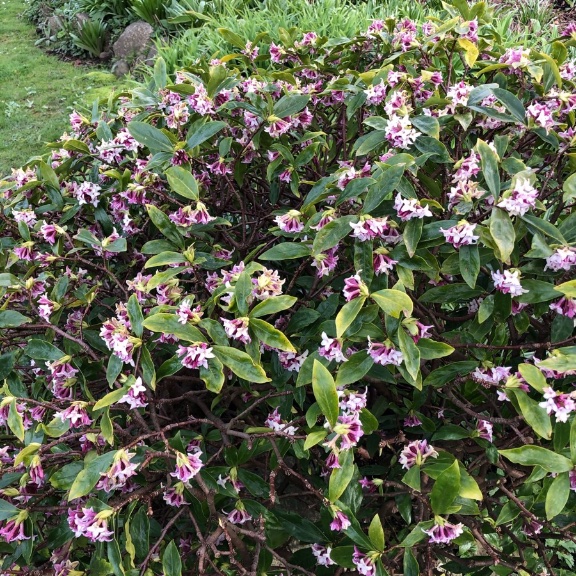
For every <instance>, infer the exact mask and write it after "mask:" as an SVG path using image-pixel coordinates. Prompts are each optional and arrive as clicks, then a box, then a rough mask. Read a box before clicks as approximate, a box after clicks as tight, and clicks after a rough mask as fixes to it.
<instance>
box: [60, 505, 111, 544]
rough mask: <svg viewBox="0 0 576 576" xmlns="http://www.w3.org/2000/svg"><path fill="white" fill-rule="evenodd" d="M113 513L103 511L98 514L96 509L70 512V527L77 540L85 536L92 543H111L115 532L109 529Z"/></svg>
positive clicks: (70, 510) (88, 508) (81, 509)
mask: <svg viewBox="0 0 576 576" xmlns="http://www.w3.org/2000/svg"><path fill="white" fill-rule="evenodd" d="M111 514H112V511H108V510H106V511H103V512H99V513H98V514H97V513H96V512H95V510H94V508H91V507H87V508H80V509H69V510H68V526H70V529H71V530H72V532H74V536H75V537H76V538H80V536H85V537H86V538H88V539H89V540H90V541H91V542H111V541H112V539H113V537H114V532H112V531H111V530H109V529H108V518H109V517H110V515H111Z"/></svg>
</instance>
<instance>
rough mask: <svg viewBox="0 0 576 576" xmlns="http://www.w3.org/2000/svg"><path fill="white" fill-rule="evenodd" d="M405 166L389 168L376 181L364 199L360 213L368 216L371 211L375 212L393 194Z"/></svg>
mask: <svg viewBox="0 0 576 576" xmlns="http://www.w3.org/2000/svg"><path fill="white" fill-rule="evenodd" d="M404 170H405V166H403V165H400V166H391V167H390V168H388V169H387V170H385V171H384V172H383V174H382V176H380V178H379V179H378V181H377V182H376V183H375V184H374V185H373V186H371V187H370V190H368V194H366V198H365V199H364V204H363V206H362V213H363V214H369V213H370V212H372V210H375V209H376V208H378V206H380V204H382V202H383V201H384V200H385V199H386V197H387V196H388V194H390V193H391V192H394V190H396V188H397V187H398V184H400V180H401V179H402V176H403V175H404Z"/></svg>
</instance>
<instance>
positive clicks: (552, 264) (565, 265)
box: [544, 246, 576, 272]
mask: <svg viewBox="0 0 576 576" xmlns="http://www.w3.org/2000/svg"><path fill="white" fill-rule="evenodd" d="M572 266H576V248H573V247H570V246H562V247H561V248H556V250H555V252H554V254H552V255H551V256H548V258H546V266H545V267H544V270H548V269H550V270H553V271H554V272H558V271H559V270H570V268H572Z"/></svg>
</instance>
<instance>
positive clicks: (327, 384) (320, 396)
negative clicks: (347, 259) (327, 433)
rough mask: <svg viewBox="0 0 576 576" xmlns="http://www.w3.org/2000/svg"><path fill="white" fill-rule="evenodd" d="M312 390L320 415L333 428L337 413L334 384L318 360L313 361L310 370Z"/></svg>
mask: <svg viewBox="0 0 576 576" xmlns="http://www.w3.org/2000/svg"><path fill="white" fill-rule="evenodd" d="M312 390H313V392H314V397H315V398H316V402H318V405H319V406H320V409H321V410H322V414H324V416H326V420H328V422H329V423H330V425H331V426H335V424H336V420H337V419H338V413H339V408H338V394H337V392H336V383H335V382H334V378H332V374H330V372H329V371H328V369H327V368H325V367H324V366H323V365H322V364H320V362H318V360H314V366H313V368H312Z"/></svg>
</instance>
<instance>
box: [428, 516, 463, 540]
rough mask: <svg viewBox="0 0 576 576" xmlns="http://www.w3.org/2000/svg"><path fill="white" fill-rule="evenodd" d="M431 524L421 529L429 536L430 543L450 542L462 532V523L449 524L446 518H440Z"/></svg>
mask: <svg viewBox="0 0 576 576" xmlns="http://www.w3.org/2000/svg"><path fill="white" fill-rule="evenodd" d="M438 520H439V519H438V518H437V519H436V522H437V523H436V524H434V526H432V528H430V529H429V530H422V532H424V533H426V534H428V536H430V543H431V544H450V542H452V540H454V539H455V538H458V536H460V535H461V534H462V533H463V532H464V524H450V523H449V522H446V520H441V519H440V520H441V523H438Z"/></svg>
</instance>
